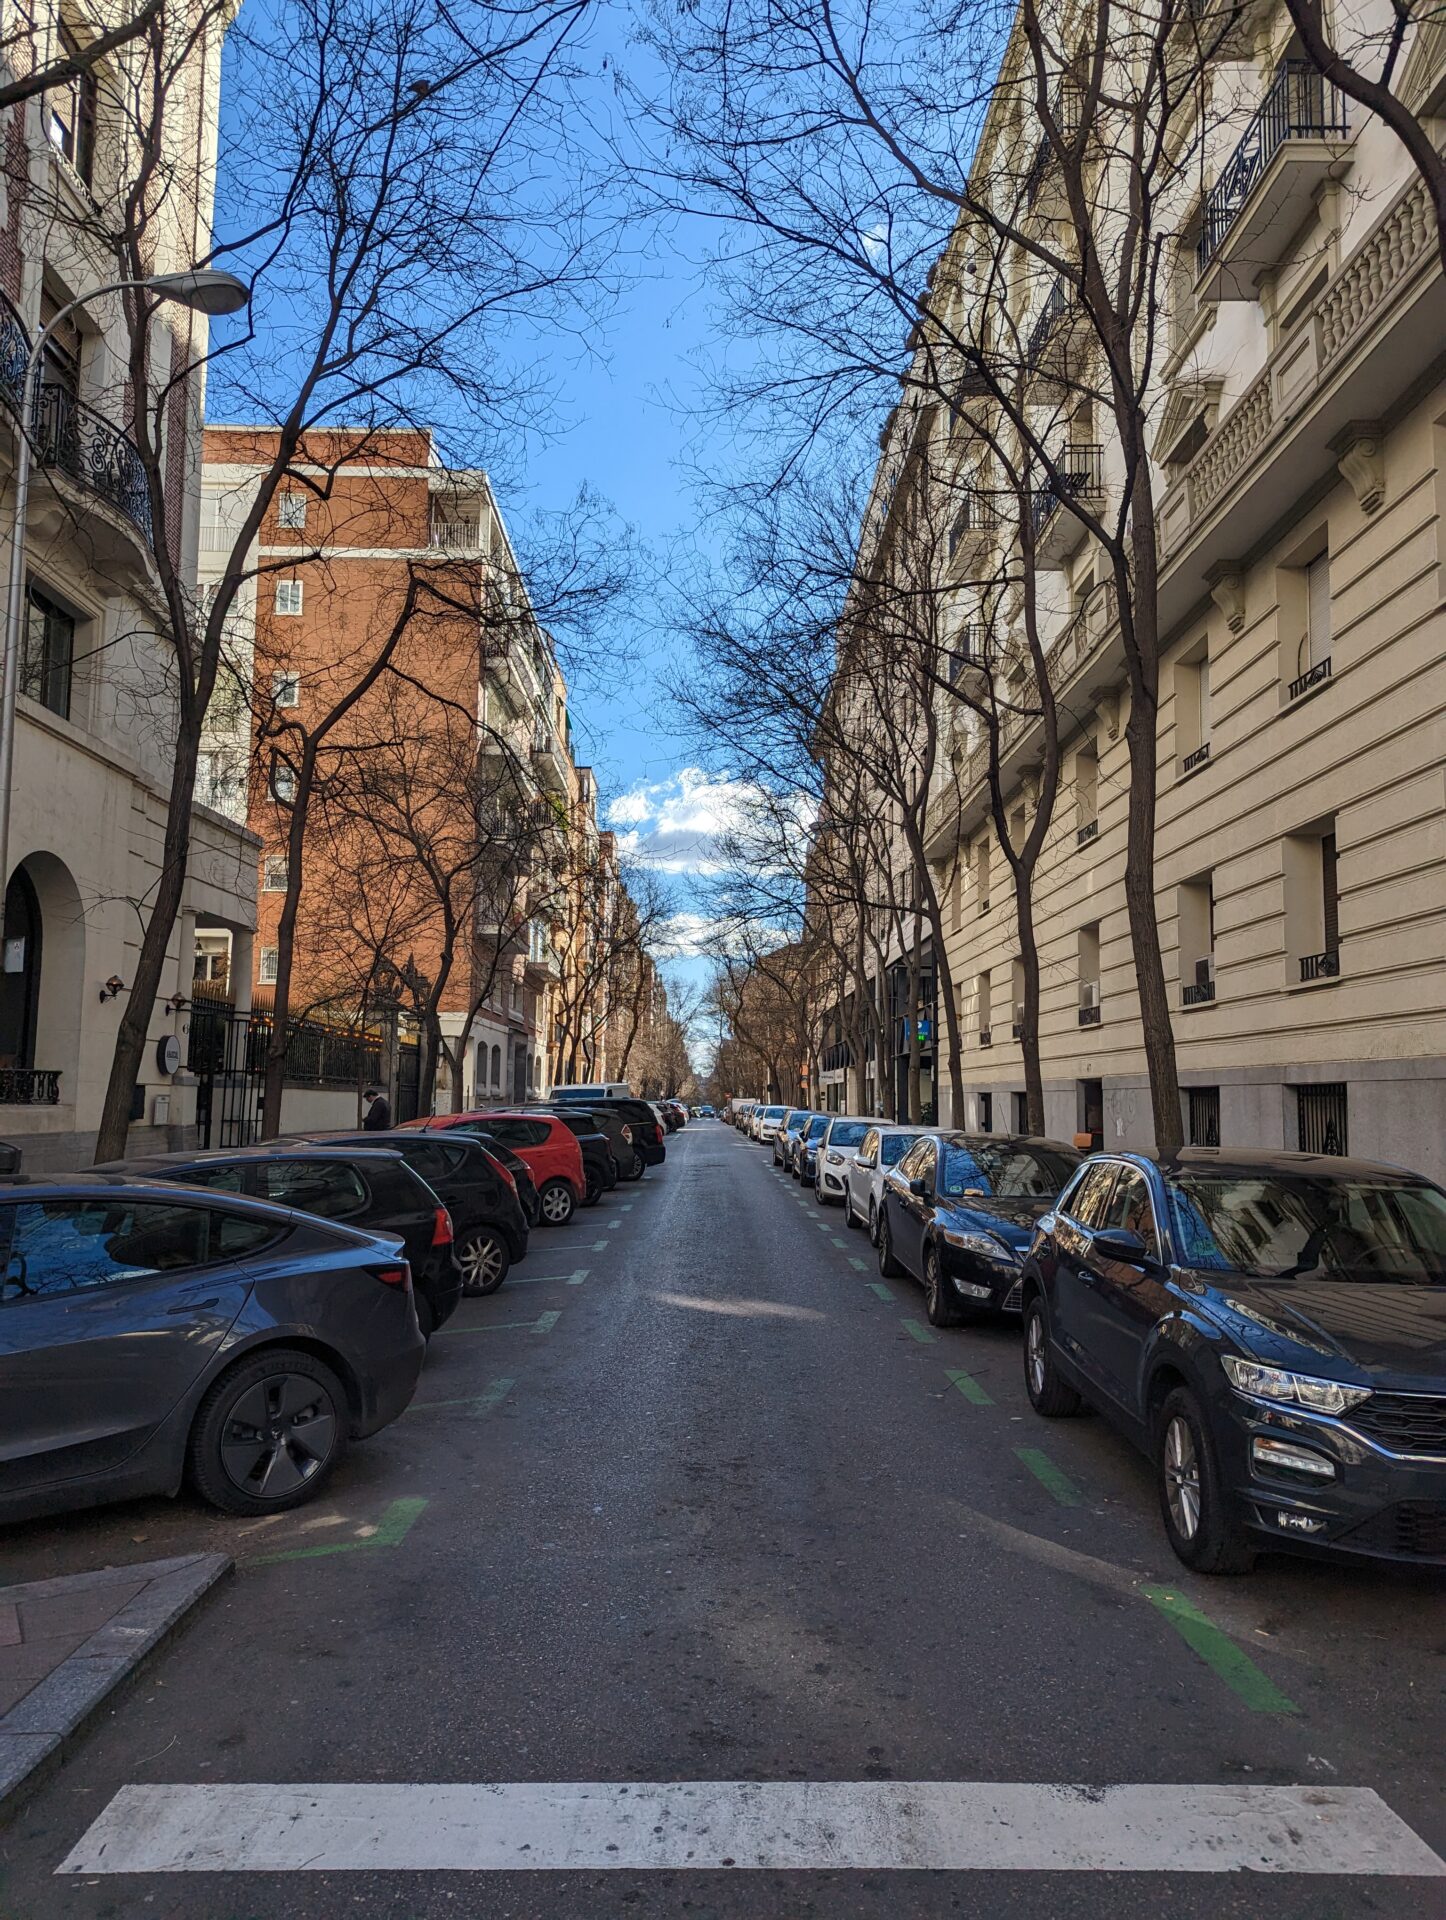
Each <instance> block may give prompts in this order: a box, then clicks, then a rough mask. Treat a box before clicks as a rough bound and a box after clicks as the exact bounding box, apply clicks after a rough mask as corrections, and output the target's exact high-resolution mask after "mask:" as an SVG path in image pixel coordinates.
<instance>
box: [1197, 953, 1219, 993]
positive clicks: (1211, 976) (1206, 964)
mask: <svg viewBox="0 0 1446 1920" xmlns="http://www.w3.org/2000/svg"><path fill="white" fill-rule="evenodd" d="M1214 984H1215V955H1214V954H1213V953H1207V954H1206V955H1205V957H1204V959H1203V960H1197V961H1196V962H1195V985H1196V986H1197V987H1210V986H1213V985H1214Z"/></svg>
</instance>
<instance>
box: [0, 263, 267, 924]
mask: <svg viewBox="0 0 1446 1920" xmlns="http://www.w3.org/2000/svg"><path fill="white" fill-rule="evenodd" d="M106 293H148V294H150V295H151V296H152V298H153V299H155V300H156V301H158V302H159V301H163V300H172V301H174V302H175V303H176V304H177V305H178V306H182V307H190V308H191V309H192V311H193V312H195V313H205V314H212V315H218V314H226V313H239V312H240V311H241V309H242V307H244V306H245V305H246V303H247V301H248V300H249V299H250V298H251V289H250V288H249V287H248V286H247V285H246V283H245V281H244V280H238V279H237V278H236V276H235V274H234V273H222V272H220V271H219V270H217V269H215V268H209V267H198V268H193V269H191V270H189V271H187V272H185V273H158V274H155V275H153V276H152V277H151V278H149V279H145V280H111V281H108V282H107V283H106V284H105V285H104V286H100V287H91V288H90V289H89V291H88V292H86V293H82V294H80V295H78V296H77V297H76V298H75V299H74V300H69V301H67V302H66V304H65V305H64V306H63V307H62V308H61V309H60V311H59V313H57V314H56V315H55V316H54V318H53V319H51V320H50V321H49V322H48V323H47V324H46V325H45V326H43V327H42V328H41V329H40V331H39V333H38V334H37V335H36V336H35V341H34V344H33V345H32V346H31V349H30V353H29V356H28V358H27V359H26V362H25V378H24V380H23V381H22V383H21V388H20V435H19V446H18V450H17V452H16V456H15V508H14V516H13V521H12V527H11V534H10V586H9V592H8V594H7V597H6V601H5V644H4V653H3V658H0V928H3V925H4V917H5V911H4V895H5V892H6V890H7V889H8V887H9V884H10V799H11V787H12V785H13V780H14V772H15V701H16V697H17V695H18V693H19V690H20V633H21V625H22V622H23V619H24V613H25V523H26V520H27V518H28V514H29V506H30V469H31V465H32V457H31V445H30V430H31V425H32V417H33V415H34V412H35V389H36V384H37V380H38V377H39V373H40V364H41V360H42V358H43V356H44V353H45V344H46V342H47V341H48V340H49V339H50V337H51V335H52V334H53V333H54V332H55V329H56V328H57V327H58V326H59V325H60V323H61V322H62V321H63V320H68V319H69V318H70V316H71V314H72V313H74V311H75V309H76V308H77V307H79V306H83V305H84V304H85V302H86V301H87V300H95V299H98V298H99V297H100V296H101V295H102V294H106Z"/></svg>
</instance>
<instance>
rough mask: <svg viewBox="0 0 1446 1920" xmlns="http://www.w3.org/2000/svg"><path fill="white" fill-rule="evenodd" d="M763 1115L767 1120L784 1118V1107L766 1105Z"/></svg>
mask: <svg viewBox="0 0 1446 1920" xmlns="http://www.w3.org/2000/svg"><path fill="white" fill-rule="evenodd" d="M763 1117H764V1119H765V1120H781V1119H782V1118H783V1108H782V1107H765V1108H764V1109H763Z"/></svg>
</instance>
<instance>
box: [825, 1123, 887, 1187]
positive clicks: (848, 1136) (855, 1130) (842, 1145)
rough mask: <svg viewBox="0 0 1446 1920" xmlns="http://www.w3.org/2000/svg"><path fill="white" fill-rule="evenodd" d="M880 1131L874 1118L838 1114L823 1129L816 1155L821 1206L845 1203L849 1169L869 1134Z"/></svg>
mask: <svg viewBox="0 0 1446 1920" xmlns="http://www.w3.org/2000/svg"><path fill="white" fill-rule="evenodd" d="M874 1132H877V1128H876V1127H875V1125H874V1123H873V1121H872V1120H858V1119H855V1118H854V1116H853V1115H852V1114H847V1113H836V1114H835V1115H834V1117H833V1118H832V1120H830V1121H829V1123H828V1125H827V1126H826V1127H825V1128H824V1130H823V1136H822V1138H821V1139H820V1140H819V1143H818V1146H817V1147H816V1148H815V1150H814V1156H813V1197H814V1199H815V1200H817V1202H818V1204H819V1205H820V1206H821V1207H832V1206H836V1205H839V1204H841V1203H842V1201H843V1200H844V1198H845V1195H846V1193H847V1191H848V1169H849V1167H850V1166H851V1165H852V1163H853V1158H854V1155H855V1154H856V1153H857V1152H858V1150H859V1148H860V1147H861V1146H862V1145H863V1142H864V1137H865V1135H866V1134H870V1133H874Z"/></svg>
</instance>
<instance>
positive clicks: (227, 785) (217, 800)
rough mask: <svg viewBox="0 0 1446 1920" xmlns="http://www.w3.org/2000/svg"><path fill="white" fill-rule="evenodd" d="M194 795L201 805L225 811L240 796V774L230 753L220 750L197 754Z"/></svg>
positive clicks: (219, 811) (234, 803)
mask: <svg viewBox="0 0 1446 1920" xmlns="http://www.w3.org/2000/svg"><path fill="white" fill-rule="evenodd" d="M196 797H197V799H198V800H199V801H200V802H201V804H202V806H203V807H214V808H215V809H216V811H217V812H218V813H227V812H229V811H230V809H231V808H232V807H233V806H235V805H236V804H237V802H238V801H239V800H240V798H241V776H240V774H239V773H238V772H237V770H236V767H235V765H234V763H233V761H232V759H231V756H230V754H228V753H222V752H220V751H212V752H209V753H203V754H201V755H199V756H198V760H197V767H196Z"/></svg>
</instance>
